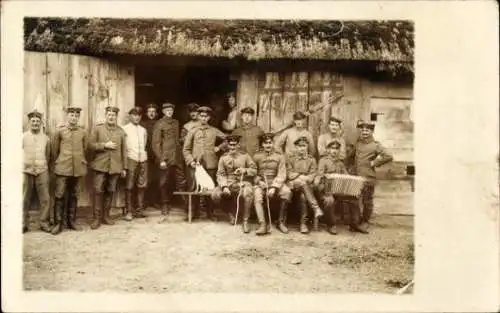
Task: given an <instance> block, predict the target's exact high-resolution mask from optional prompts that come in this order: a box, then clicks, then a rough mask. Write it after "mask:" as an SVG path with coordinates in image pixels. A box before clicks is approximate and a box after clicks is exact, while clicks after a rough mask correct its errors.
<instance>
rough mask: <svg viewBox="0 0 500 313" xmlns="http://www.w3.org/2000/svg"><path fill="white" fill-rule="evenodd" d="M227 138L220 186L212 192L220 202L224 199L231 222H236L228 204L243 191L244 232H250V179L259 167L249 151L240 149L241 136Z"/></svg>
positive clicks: (251, 199) (219, 169) (219, 174)
mask: <svg viewBox="0 0 500 313" xmlns="http://www.w3.org/2000/svg"><path fill="white" fill-rule="evenodd" d="M226 138H227V143H228V148H229V151H228V152H226V153H225V154H224V155H223V156H222V157H221V158H220V160H219V166H218V168H217V184H218V186H217V187H216V188H215V189H214V191H213V193H212V199H213V200H214V202H215V203H218V204H221V202H222V201H223V200H224V202H225V203H224V206H225V207H226V209H227V212H228V215H229V220H230V223H231V224H235V223H236V218H237V216H236V217H235V216H234V213H233V210H232V209H231V208H228V206H227V204H228V200H231V199H233V198H234V196H237V195H238V194H240V193H241V197H243V232H244V233H249V232H250V228H249V225H248V219H249V218H250V209H251V207H252V202H253V189H252V184H251V183H250V181H253V177H254V176H255V174H256V173H257V167H256V166H255V163H254V161H253V160H252V158H251V157H250V155H249V154H248V153H243V152H241V151H239V142H240V137H239V136H236V135H229V136H227V137H226ZM237 205H239V204H237ZM238 213H239V212H238Z"/></svg>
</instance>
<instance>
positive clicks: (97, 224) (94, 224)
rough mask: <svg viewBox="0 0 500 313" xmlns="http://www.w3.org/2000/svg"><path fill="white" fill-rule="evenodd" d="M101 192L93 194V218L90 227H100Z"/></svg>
mask: <svg viewBox="0 0 500 313" xmlns="http://www.w3.org/2000/svg"><path fill="white" fill-rule="evenodd" d="M102 202H103V194H102V193H101V192H99V193H96V194H94V220H93V221H92V224H90V228H92V229H97V228H99V227H101V219H102V218H101V216H102V211H103V210H102Z"/></svg>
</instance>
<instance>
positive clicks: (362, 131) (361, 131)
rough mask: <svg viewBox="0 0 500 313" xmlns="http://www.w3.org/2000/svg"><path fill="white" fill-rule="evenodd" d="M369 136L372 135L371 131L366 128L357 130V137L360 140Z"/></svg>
mask: <svg viewBox="0 0 500 313" xmlns="http://www.w3.org/2000/svg"><path fill="white" fill-rule="evenodd" d="M371 135H373V130H371V129H369V128H368V127H361V128H359V136H360V137H361V138H368V137H370V136H371Z"/></svg>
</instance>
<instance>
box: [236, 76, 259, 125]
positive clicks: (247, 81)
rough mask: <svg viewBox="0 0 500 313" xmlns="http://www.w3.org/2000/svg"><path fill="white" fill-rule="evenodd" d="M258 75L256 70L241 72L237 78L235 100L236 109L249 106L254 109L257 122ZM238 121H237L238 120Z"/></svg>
mask: <svg viewBox="0 0 500 313" xmlns="http://www.w3.org/2000/svg"><path fill="white" fill-rule="evenodd" d="M258 88H259V75H258V73H257V72H242V73H241V75H240V76H239V79H238V92H237V94H236V101H237V103H238V111H239V110H241V109H242V108H244V107H249V108H252V109H254V110H255V112H256V113H257V114H256V118H255V121H254V122H255V124H257V117H258V98H259V95H258V93H259V89H258ZM238 123H239V121H238Z"/></svg>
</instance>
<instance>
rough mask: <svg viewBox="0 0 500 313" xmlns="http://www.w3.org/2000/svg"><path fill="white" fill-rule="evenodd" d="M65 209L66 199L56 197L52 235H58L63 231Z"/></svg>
mask: <svg viewBox="0 0 500 313" xmlns="http://www.w3.org/2000/svg"><path fill="white" fill-rule="evenodd" d="M63 209H64V199H61V198H56V199H55V203H54V227H52V230H51V233H52V235H57V234H60V233H61V232H62V229H63V225H62V223H63V221H62V210H63Z"/></svg>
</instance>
